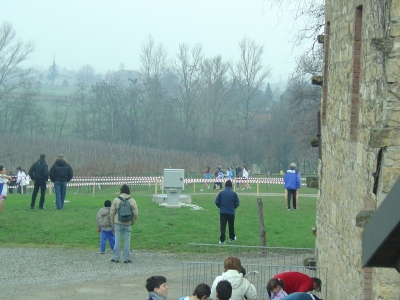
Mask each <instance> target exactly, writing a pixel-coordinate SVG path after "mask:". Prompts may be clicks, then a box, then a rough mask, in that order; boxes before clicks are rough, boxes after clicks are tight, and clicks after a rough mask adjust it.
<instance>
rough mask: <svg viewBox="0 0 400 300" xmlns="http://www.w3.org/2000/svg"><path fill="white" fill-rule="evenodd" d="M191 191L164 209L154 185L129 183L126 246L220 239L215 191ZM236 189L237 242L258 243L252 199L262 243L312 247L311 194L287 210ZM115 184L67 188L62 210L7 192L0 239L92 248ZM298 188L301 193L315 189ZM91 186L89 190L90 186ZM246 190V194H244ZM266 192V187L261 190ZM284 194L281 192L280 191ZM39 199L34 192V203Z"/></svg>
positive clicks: (183, 245)
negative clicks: (131, 217)
mask: <svg viewBox="0 0 400 300" xmlns="http://www.w3.org/2000/svg"><path fill="white" fill-rule="evenodd" d="M200 187H201V186H200V185H198V186H196V190H197V192H196V193H195V194H193V193H192V191H193V187H192V186H189V187H187V188H186V190H185V191H183V194H190V195H192V204H195V205H198V206H200V207H201V208H203V209H202V210H192V209H190V208H189V207H184V208H181V209H166V208H164V207H162V206H159V205H158V204H156V203H153V202H152V195H153V193H154V187H132V193H131V196H132V197H133V198H134V199H135V200H136V201H137V204H138V209H139V216H138V221H137V222H136V224H135V225H133V227H132V239H131V246H132V249H135V250H157V251H170V252H184V251H186V249H187V244H188V243H199V244H216V243H218V239H219V214H218V209H217V207H216V206H215V204H214V198H215V192H211V191H210V192H209V193H200V192H198V190H199V189H200ZM255 188H256V186H255V185H253V189H252V190H251V192H252V193H248V191H246V192H245V191H238V194H239V197H240V206H239V208H238V209H237V211H236V221H235V229H236V236H237V239H238V240H237V242H236V244H237V245H246V246H259V245H260V237H259V224H258V212H257V198H261V199H262V201H263V214H264V222H265V228H266V234H267V246H277V247H295V248H314V247H315V237H314V236H313V235H312V233H311V227H313V226H315V202H316V198H315V197H304V196H303V197H301V198H300V209H299V210H298V211H294V210H291V211H287V210H286V208H285V199H284V197H283V196H256V193H255ZM118 189H119V187H111V188H106V189H103V190H100V191H99V190H96V191H95V194H94V195H92V193H91V192H89V189H86V190H83V189H82V188H81V189H80V190H79V191H78V190H76V189H72V188H68V190H67V197H66V200H68V201H70V202H68V203H66V204H65V206H64V210H63V211H57V210H55V209H54V202H53V201H54V195H46V202H45V208H46V209H44V210H38V209H35V210H31V209H30V195H18V194H9V195H8V197H7V200H6V203H5V206H4V209H3V213H2V214H1V215H0V225H2V228H1V229H0V243H1V245H2V246H3V247H4V246H10V247H13V246H27V247H30V246H32V247H49V246H51V247H66V248H83V249H97V248H98V241H99V235H98V233H97V232H96V229H97V228H96V213H97V211H98V210H99V208H100V207H101V206H103V203H104V200H105V199H110V200H113V199H114V198H115V197H116V196H117V195H118ZM309 190H310V191H307V188H302V193H308V192H309V193H312V192H313V193H316V190H315V189H309ZM90 191H91V190H90ZM244 192H245V193H244ZM265 192H267V189H266V187H265V186H264V187H263V190H261V188H260V193H265ZM268 192H269V193H277V192H280V193H282V192H283V187H282V185H270V186H269V189H268ZM282 195H283V194H282ZM38 201H39V197H38V199H37V202H38Z"/></svg>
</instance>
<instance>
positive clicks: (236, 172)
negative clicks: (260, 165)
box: [200, 164, 251, 192]
mask: <svg viewBox="0 0 400 300" xmlns="http://www.w3.org/2000/svg"><path fill="white" fill-rule="evenodd" d="M203 175H204V178H205V179H211V177H212V176H214V178H215V179H218V181H216V182H214V190H215V191H218V190H221V189H222V179H228V180H231V179H233V178H236V179H242V180H247V179H248V178H249V176H250V169H249V167H248V165H246V164H244V165H243V167H240V166H239V165H236V168H234V167H233V166H228V167H227V168H226V170H223V169H222V166H218V167H217V169H216V171H215V172H214V174H213V173H212V171H211V168H210V167H207V168H206V169H205V170H204V172H203ZM210 188H211V187H210V185H209V184H208V182H204V185H203V187H202V188H201V189H200V192H203V191H204V190H205V189H207V190H210ZM237 189H242V190H244V189H248V190H250V189H251V187H250V185H249V184H248V183H247V182H245V181H244V182H241V183H240V182H238V183H237Z"/></svg>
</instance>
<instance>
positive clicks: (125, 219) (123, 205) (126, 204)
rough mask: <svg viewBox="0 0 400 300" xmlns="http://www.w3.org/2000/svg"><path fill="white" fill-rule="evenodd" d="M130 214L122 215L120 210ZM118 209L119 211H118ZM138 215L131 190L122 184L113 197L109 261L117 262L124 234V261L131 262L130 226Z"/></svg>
mask: <svg viewBox="0 0 400 300" xmlns="http://www.w3.org/2000/svg"><path fill="white" fill-rule="evenodd" d="M129 208H130V215H129V214H128V215H126V214H124V215H123V216H122V214H121V211H122V210H124V211H125V209H127V210H128V212H129ZM119 211H120V212H119ZM137 217H138V209H137V205H136V201H135V200H134V199H133V198H131V190H130V189H129V186H128V185H126V184H123V185H122V186H121V188H120V195H119V196H118V197H117V198H115V199H114V201H113V203H112V205H111V210H110V218H111V220H114V231H115V245H114V250H113V255H112V259H111V261H112V262H114V263H118V262H119V257H120V252H121V236H122V235H123V236H124V252H123V256H124V263H131V262H132V261H131V252H130V245H131V226H132V225H133V223H135V222H136V220H137Z"/></svg>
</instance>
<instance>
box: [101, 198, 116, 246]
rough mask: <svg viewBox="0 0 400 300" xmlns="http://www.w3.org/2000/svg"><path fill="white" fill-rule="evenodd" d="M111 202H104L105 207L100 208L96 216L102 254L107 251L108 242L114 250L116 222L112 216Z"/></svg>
mask: <svg viewBox="0 0 400 300" xmlns="http://www.w3.org/2000/svg"><path fill="white" fill-rule="evenodd" d="M110 210H111V201H110V200H106V201H104V207H102V208H100V210H99V212H98V213H97V215H96V221H97V232H98V233H100V253H101V254H104V252H105V251H106V242H107V240H108V243H109V244H110V248H111V250H114V245H115V238H114V220H113V219H112V218H111V216H110Z"/></svg>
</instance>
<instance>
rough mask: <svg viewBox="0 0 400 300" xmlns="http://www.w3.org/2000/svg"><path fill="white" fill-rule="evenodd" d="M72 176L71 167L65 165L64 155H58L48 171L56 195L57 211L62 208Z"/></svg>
mask: <svg viewBox="0 0 400 300" xmlns="http://www.w3.org/2000/svg"><path fill="white" fill-rule="evenodd" d="M73 176H74V172H73V170H72V168H71V166H70V165H69V164H68V163H67V160H66V159H65V158H64V155H62V154H59V155H58V156H57V158H56V159H55V161H54V164H53V166H52V167H51V169H50V180H51V181H52V182H54V193H55V194H56V207H57V209H58V210H61V209H63V208H64V200H65V195H66V194H67V183H68V182H69V181H70V180H71V179H72V177H73Z"/></svg>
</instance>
